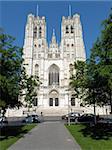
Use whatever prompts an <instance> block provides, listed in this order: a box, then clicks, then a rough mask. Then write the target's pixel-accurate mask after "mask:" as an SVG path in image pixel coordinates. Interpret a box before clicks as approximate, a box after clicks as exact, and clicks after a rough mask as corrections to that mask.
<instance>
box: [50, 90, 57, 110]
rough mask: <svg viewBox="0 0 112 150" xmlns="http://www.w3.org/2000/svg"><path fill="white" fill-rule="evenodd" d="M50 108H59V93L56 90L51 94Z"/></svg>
mask: <svg viewBox="0 0 112 150" xmlns="http://www.w3.org/2000/svg"><path fill="white" fill-rule="evenodd" d="M49 106H50V107H57V106H59V93H58V92H57V91H56V90H52V91H51V92H50V93H49Z"/></svg>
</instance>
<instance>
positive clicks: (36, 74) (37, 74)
mask: <svg viewBox="0 0 112 150" xmlns="http://www.w3.org/2000/svg"><path fill="white" fill-rule="evenodd" d="M35 76H39V65H38V64H36V65H35Z"/></svg>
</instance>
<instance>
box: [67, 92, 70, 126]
mask: <svg viewBox="0 0 112 150" xmlns="http://www.w3.org/2000/svg"><path fill="white" fill-rule="evenodd" d="M67 95H68V125H70V116H69V114H70V105H69V101H70V100H69V93H67Z"/></svg>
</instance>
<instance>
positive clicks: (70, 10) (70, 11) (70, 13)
mask: <svg viewBox="0 0 112 150" xmlns="http://www.w3.org/2000/svg"><path fill="white" fill-rule="evenodd" d="M69 16H70V17H71V16H72V7H71V5H69Z"/></svg>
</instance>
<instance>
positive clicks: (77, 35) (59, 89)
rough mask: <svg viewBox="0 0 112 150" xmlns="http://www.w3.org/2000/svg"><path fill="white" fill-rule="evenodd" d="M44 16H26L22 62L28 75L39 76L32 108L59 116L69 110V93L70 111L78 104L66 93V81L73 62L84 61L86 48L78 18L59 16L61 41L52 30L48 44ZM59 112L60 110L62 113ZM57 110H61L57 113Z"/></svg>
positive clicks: (70, 94) (70, 93)
mask: <svg viewBox="0 0 112 150" xmlns="http://www.w3.org/2000/svg"><path fill="white" fill-rule="evenodd" d="M46 35H47V33H46V20H45V17H39V16H36V17H35V16H34V15H32V14H29V15H28V17H27V23H26V28H25V39H24V51H23V58H24V63H25V64H27V65H26V66H25V67H26V72H27V74H28V75H38V76H39V80H40V81H41V83H42V84H41V85H40V87H39V89H38V90H37V95H38V96H37V99H36V103H35V106H34V107H36V108H37V106H38V111H39V110H40V111H43V112H45V113H46V114H47V113H50V112H51V113H52V110H53V112H54V113H59V112H60V113H61V114H63V113H64V111H66V110H67V108H68V103H69V102H68V94H69V99H70V106H71V107H73V108H72V109H75V108H77V107H78V108H79V107H80V105H79V102H78V100H77V99H74V98H73V97H72V95H73V94H72V91H70V92H69V93H68V92H67V90H68V89H69V78H70V75H71V74H72V73H73V64H74V61H77V60H83V61H85V59H86V55H85V47H84V42H83V35H82V25H81V21H80V16H79V15H78V14H75V15H73V16H68V17H64V16H63V17H62V22H61V41H60V44H59V43H57V41H56V37H55V31H54V30H53V33H52V39H51V42H50V43H49V44H48V42H47V36H46ZM61 109H62V111H61ZM59 110H60V111H59Z"/></svg>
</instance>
